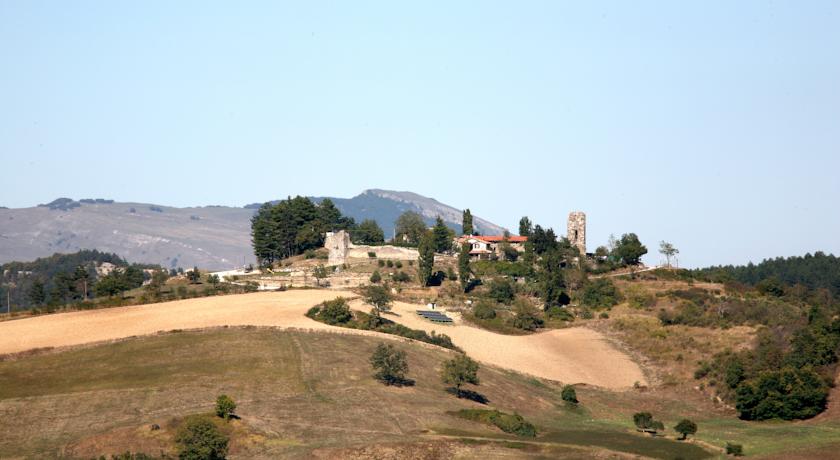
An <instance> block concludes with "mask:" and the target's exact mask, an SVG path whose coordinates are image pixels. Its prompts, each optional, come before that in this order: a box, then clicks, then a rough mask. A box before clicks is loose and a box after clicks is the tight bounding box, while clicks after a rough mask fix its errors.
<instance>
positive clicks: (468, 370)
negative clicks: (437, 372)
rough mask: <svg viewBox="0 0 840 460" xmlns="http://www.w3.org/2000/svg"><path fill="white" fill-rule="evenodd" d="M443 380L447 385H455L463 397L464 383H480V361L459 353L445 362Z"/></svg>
mask: <svg viewBox="0 0 840 460" xmlns="http://www.w3.org/2000/svg"><path fill="white" fill-rule="evenodd" d="M441 380H442V381H443V383H445V384H447V385H454V386H455V392H456V394H457V395H458V397H461V386H462V385H464V384H465V383H472V384H473V385H478V383H479V380H478V363H477V362H475V361H473V360H472V359H471V358H470V357H469V356H467V355H465V354H459V355H458V356H456V357H455V358H453V359H450V360H449V361H446V362H444V363H443V371H442V372H441Z"/></svg>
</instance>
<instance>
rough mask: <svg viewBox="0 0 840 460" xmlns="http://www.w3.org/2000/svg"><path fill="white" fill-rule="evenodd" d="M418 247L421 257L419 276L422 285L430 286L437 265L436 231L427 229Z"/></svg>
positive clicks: (418, 269) (418, 268)
mask: <svg viewBox="0 0 840 460" xmlns="http://www.w3.org/2000/svg"><path fill="white" fill-rule="evenodd" d="M417 249H418V252H419V253H420V257H418V258H417V276H418V277H419V280H420V284H421V285H423V286H428V285H429V283H430V282H431V280H432V272H433V271H434V267H435V236H434V233H433V232H431V231H427V232H426V233H425V234H424V235H423V237H422V238H421V239H420V246H419V247H418V248H417Z"/></svg>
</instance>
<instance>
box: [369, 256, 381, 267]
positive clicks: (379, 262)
mask: <svg viewBox="0 0 840 460" xmlns="http://www.w3.org/2000/svg"><path fill="white" fill-rule="evenodd" d="M368 254H369V253H368ZM376 265H379V268H382V267H384V266H385V261H384V260H382V259H379V260H377V261H376Z"/></svg>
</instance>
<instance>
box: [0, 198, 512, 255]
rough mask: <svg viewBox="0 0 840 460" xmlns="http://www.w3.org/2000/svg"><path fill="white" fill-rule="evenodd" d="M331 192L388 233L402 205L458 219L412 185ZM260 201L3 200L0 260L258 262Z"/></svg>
mask: <svg viewBox="0 0 840 460" xmlns="http://www.w3.org/2000/svg"><path fill="white" fill-rule="evenodd" d="M321 199H323V198H316V200H321ZM331 199H332V200H333V201H334V202H335V203H336V206H337V207H338V208H339V209H340V210H341V212H342V213H344V214H345V215H348V216H350V217H353V218H354V219H355V220H356V222H361V221H362V220H364V219H375V220H376V221H377V222H378V223H379V225H380V226H381V227H382V228H383V229H384V230H385V234H386V236H390V235H392V234H393V229H394V221H395V220H396V219H397V217H399V215H400V214H402V213H403V212H405V211H415V212H417V213H419V214H421V215H423V216H424V217H425V219H426V221H427V222H430V223H431V222H433V220H434V218H435V216H437V215H440V216H441V217H443V219H444V220H445V221H446V223H447V224H448V225H449V226H450V227H453V228H458V229H459V228H460V226H461V211H460V210H458V209H455V208H453V207H451V206H447V205H445V204H443V203H440V202H438V201H437V200H434V199H431V198H427V197H424V196H421V195H418V194H416V193H410V192H391V191H387V190H368V191H365V192H363V193H361V194H359V195H358V196H356V197H353V198H331ZM259 206H260V204H259V203H255V204H251V205H248V206H246V207H244V208H238V207H228V206H204V207H189V208H176V207H169V206H161V205H155V204H148V203H117V202H112V201H110V200H81V201H74V200H70V199H66V198H60V199H58V200H55V201H54V202H52V203H49V204H47V205H40V206H35V207H31V208H18V209H5V208H0V263H6V262H11V261H29V260H34V259H36V258H38V257H47V256H50V255H52V254H54V253H56V252H62V253H70V252H75V251H78V250H80V249H97V250H100V251H103V252H113V253H115V254H117V255H119V256H121V257H123V258H125V259H126V260H128V261H129V262H137V263H151V264H160V265H162V266H164V267H167V268H169V267H172V268H175V267H183V268H190V267H192V266H196V265H197V266H199V267H200V268H203V269H209V270H223V269H230V268H233V267H235V266H241V265H243V264H247V263H254V262H255V259H254V254H253V252H252V250H251V216H252V215H253V214H254V210H255V209H256V208H258V207H259ZM475 223H476V225H477V227H478V229H479V230H480V231H481V232H483V233H501V232H502V231H503V229H502V227H500V226H498V225H495V224H493V223H491V222H488V221H486V220H484V219H481V218H478V217H476V218H475Z"/></svg>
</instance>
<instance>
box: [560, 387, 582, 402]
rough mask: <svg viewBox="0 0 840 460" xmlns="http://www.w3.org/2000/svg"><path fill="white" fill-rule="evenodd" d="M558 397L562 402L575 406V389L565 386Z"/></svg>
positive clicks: (576, 400)
mask: <svg viewBox="0 0 840 460" xmlns="http://www.w3.org/2000/svg"><path fill="white" fill-rule="evenodd" d="M560 397H561V398H563V401H566V402H568V403H572V404H577V403H578V399H577V392H576V391H575V387H573V386H571V385H566V386H564V387H563V391H562V392H560Z"/></svg>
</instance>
